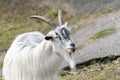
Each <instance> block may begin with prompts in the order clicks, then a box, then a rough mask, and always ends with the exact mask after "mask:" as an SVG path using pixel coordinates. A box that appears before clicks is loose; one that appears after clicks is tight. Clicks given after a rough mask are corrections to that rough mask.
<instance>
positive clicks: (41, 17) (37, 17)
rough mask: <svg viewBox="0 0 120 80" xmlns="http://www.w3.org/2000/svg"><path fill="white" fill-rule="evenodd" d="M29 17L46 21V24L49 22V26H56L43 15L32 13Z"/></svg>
mask: <svg viewBox="0 0 120 80" xmlns="http://www.w3.org/2000/svg"><path fill="white" fill-rule="evenodd" d="M30 18H35V19H40V20H42V21H44V22H46V23H47V24H49V25H50V26H52V27H53V28H55V27H56V26H57V25H56V24H55V23H54V22H52V21H50V20H49V19H47V18H45V17H43V16H37V15H33V16H30Z"/></svg>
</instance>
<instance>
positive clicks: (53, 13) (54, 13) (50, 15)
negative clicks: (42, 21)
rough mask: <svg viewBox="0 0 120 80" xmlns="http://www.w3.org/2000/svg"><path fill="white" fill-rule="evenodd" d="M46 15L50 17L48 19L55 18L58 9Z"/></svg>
mask: <svg viewBox="0 0 120 80" xmlns="http://www.w3.org/2000/svg"><path fill="white" fill-rule="evenodd" d="M46 15H47V16H48V17H50V18H54V17H57V16H58V9H55V10H52V11H49V12H48V13H47V14H46Z"/></svg>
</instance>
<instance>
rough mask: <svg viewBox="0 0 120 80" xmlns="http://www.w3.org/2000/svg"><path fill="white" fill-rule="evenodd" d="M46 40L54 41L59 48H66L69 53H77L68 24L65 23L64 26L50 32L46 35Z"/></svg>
mask: <svg viewBox="0 0 120 80" xmlns="http://www.w3.org/2000/svg"><path fill="white" fill-rule="evenodd" d="M45 39H46V40H51V41H54V43H55V44H56V45H57V46H58V47H59V48H62V49H63V48H64V49H65V50H66V51H67V52H68V53H73V52H74V51H75V44H74V43H73V41H72V39H71V35H70V30H69V28H68V27H67V23H65V24H64V25H62V26H58V27H56V29H55V30H53V31H51V32H49V33H48V34H47V35H46V37H45ZM57 50H58V49H57ZM60 51H61V49H60ZM58 52H59V50H58Z"/></svg>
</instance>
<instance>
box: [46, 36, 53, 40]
mask: <svg viewBox="0 0 120 80" xmlns="http://www.w3.org/2000/svg"><path fill="white" fill-rule="evenodd" d="M52 39H53V37H52V36H45V40H52Z"/></svg>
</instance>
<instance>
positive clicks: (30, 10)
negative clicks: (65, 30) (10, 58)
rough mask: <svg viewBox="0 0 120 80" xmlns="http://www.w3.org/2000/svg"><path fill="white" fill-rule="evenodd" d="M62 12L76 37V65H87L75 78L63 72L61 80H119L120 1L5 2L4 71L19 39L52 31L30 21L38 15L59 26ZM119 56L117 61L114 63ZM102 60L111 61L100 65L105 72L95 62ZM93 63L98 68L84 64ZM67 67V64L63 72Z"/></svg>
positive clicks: (0, 7)
mask: <svg viewBox="0 0 120 80" xmlns="http://www.w3.org/2000/svg"><path fill="white" fill-rule="evenodd" d="M61 5H62V6H61ZM58 9H61V10H62V11H63V16H64V19H65V20H66V21H67V22H68V23H69V26H70V27H71V29H72V31H71V32H72V37H73V40H74V41H75V43H76V47H77V48H76V52H75V53H74V55H73V56H74V58H75V61H76V63H78V64H81V63H83V65H79V66H77V68H78V72H79V73H78V74H77V75H75V76H73V75H70V74H65V75H64V76H63V75H62V74H64V71H63V72H62V73H61V72H60V73H61V74H60V76H61V77H60V80H73V79H74V80H89V79H90V80H107V79H108V80H119V79H120V77H119V76H120V61H119V56H120V42H119V41H120V23H119V22H120V10H119V9H120V3H119V0H74V1H73V0H59V1H56V0H46V1H44V0H1V1H0V67H1V68H2V62H3V59H4V55H5V52H6V51H7V49H8V48H9V47H10V44H11V43H12V41H13V40H14V39H15V37H16V36H17V35H19V34H21V33H25V32H30V31H40V32H43V33H44V34H46V33H47V32H48V31H49V30H51V28H50V27H49V26H48V25H47V24H46V23H43V22H41V21H39V20H33V19H30V18H29V17H30V16H31V15H34V14H37V15H42V16H46V17H48V18H50V19H51V20H53V21H55V22H56V23H57V13H58ZM111 55H112V56H111ZM107 56H108V57H107ZM115 56H117V58H115V59H114V57H115ZM104 57H105V59H103V58H104ZM106 57H107V58H106ZM98 58H100V59H103V62H104V60H105V61H106V60H108V61H107V62H105V63H104V64H103V63H102V62H100V63H102V65H103V68H104V69H101V66H100V65H99V64H98V62H99V61H98V62H96V61H95V62H94V60H96V59H98ZM109 58H112V59H113V60H109ZM89 60H93V61H92V63H94V64H92V65H91V64H89V65H87V66H86V64H87V63H84V62H86V61H89ZM116 61H117V63H116ZM65 66H67V64H66V63H64V64H63V66H62V68H63V67H65ZM99 69H100V70H99ZM0 72H1V69H0ZM68 72H69V70H68ZM107 73H111V74H110V75H109V74H107ZM0 75H1V73H0ZM86 75H87V76H86ZM101 77H103V78H101Z"/></svg>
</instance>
